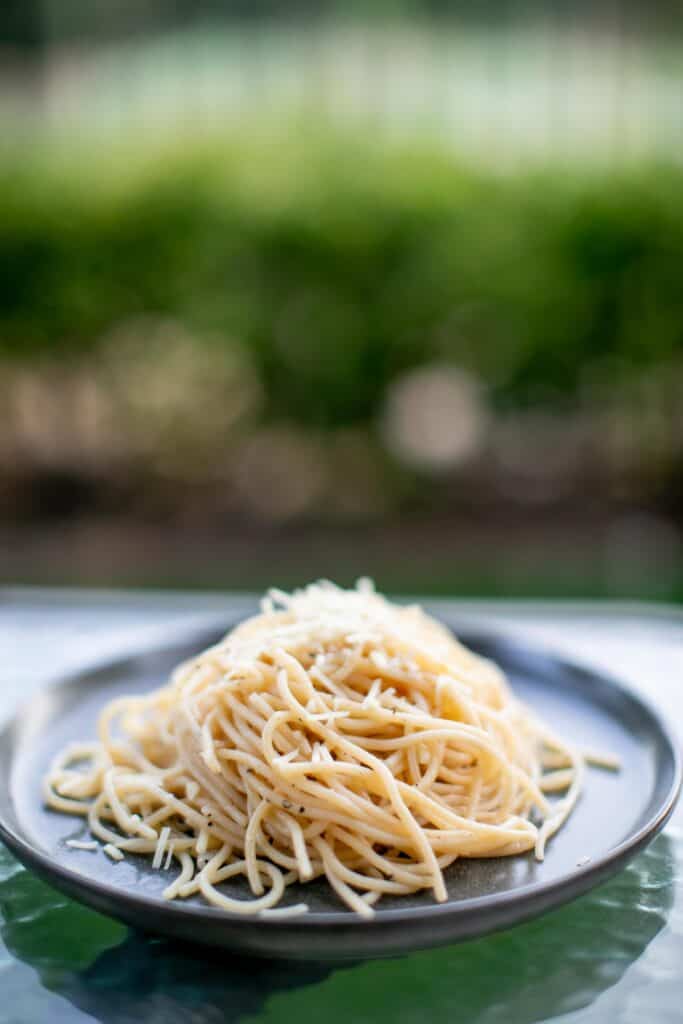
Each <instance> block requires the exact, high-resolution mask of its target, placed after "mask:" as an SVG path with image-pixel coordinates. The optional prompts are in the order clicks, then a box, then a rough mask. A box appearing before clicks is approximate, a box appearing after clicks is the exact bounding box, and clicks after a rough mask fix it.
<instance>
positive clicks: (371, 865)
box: [44, 580, 584, 917]
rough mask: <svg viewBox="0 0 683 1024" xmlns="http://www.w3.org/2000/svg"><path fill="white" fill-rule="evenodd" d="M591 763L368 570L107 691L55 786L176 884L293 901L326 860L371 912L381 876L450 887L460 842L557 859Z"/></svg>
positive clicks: (59, 803) (289, 599)
mask: <svg viewBox="0 0 683 1024" xmlns="http://www.w3.org/2000/svg"><path fill="white" fill-rule="evenodd" d="M583 768H584V758H583V757H582V756H581V755H580V754H579V753H578V752H576V751H574V750H572V749H571V747H569V746H567V745H566V744H565V743H563V742H561V741H560V740H559V739H558V738H556V737H555V736H554V735H553V734H552V733H551V732H550V731H549V730H548V728H547V727H546V726H545V725H543V724H542V723H541V722H540V721H539V720H538V719H537V718H536V717H535V715H534V714H533V713H532V712H531V710H530V709H529V708H527V707H525V706H524V705H523V704H522V703H521V702H520V701H519V700H517V699H516V698H515V696H514V695H513V693H512V692H511V690H510V687H509V685H508V683H507V681H506V679H505V677H504V676H503V674H502V673H501V671H500V670H499V669H498V668H497V667H496V666H495V665H494V664H492V663H491V662H490V661H487V660H484V659H483V658H481V657H479V656H477V655H476V654H474V653H472V652H471V651H469V650H468V649H467V648H466V647H464V646H463V645H462V644H461V643H459V642H458V640H457V639H456V638H455V637H454V636H453V635H452V634H451V633H450V632H449V630H447V629H446V628H445V627H443V626H442V625H440V624H439V623H437V622H436V621H435V620H434V619H432V618H430V617H429V616H428V615H426V614H425V613H424V612H423V611H422V610H421V609H420V608H419V607H416V606H412V607H403V606H398V605H395V604H393V603H390V602H389V601H387V600H385V599H384V598H383V597H381V596H380V595H378V594H376V593H375V592H374V589H373V587H372V584H371V583H370V582H369V581H366V580H360V581H359V582H358V584H357V585H356V587H355V589H352V590H343V589H340V588H338V587H336V586H334V585H333V584H331V583H327V582H322V583H317V584H312V585H310V586H308V587H306V588H304V589H302V590H298V591H295V592H294V593H293V594H291V595H289V594H285V593H282V592H280V591H275V590H273V591H270V592H269V593H268V595H267V597H266V598H265V599H264V600H263V602H262V610H261V614H259V615H257V616H255V617H254V618H251V619H249V620H247V621H245V622H244V623H242V624H241V625H239V626H238V627H237V628H235V629H234V630H232V632H230V633H229V634H228V635H227V636H226V637H225V638H224V639H223V640H221V641H220V642H219V643H218V644H216V645H215V646H213V647H210V648H209V649H208V650H205V651H203V652H202V653H201V654H199V655H198V656H197V657H195V658H193V659H192V660H190V661H188V662H186V663H184V664H182V665H181V666H180V667H179V668H177V669H176V671H175V672H174V673H173V676H172V678H171V680H170V682H169V684H168V685H166V686H164V687H163V688H161V689H159V690H157V691H156V692H153V693H151V694H148V695H144V696H130V697H124V698H121V699H117V700H114V701H112V702H111V703H110V704H109V705H108V706H106V707H105V708H104V709H103V711H102V713H101V716H100V719H99V725H98V738H97V741H96V742H94V743H79V744H74V745H72V746H70V747H69V748H68V749H66V750H65V751H63V753H62V754H61V755H60V756H59V757H58V758H57V759H56V761H55V762H54V764H53V765H52V768H51V770H50V772H49V773H48V775H47V777H46V779H45V790H44V796H45V801H46V803H47V804H48V805H49V806H50V807H52V808H54V809H56V810H58V811H62V812H65V813H67V814H78V815H84V816H86V817H87V821H88V825H89V829H90V832H91V833H92V836H93V837H95V838H96V840H99V841H100V842H101V843H103V844H104V849H105V851H106V852H107V853H108V854H109V855H110V856H111V857H112V858H114V859H117V860H118V859H122V858H123V857H124V856H125V855H126V854H142V855H148V856H149V857H151V858H152V863H153V866H154V867H155V868H158V869H159V870H163V869H164V868H169V867H170V866H171V864H172V863H176V864H177V866H178V868H179V870H177V871H176V872H175V875H174V876H172V880H171V881H170V884H168V886H167V887H166V889H165V891H164V896H165V897H166V898H167V899H169V900H171V899H175V898H186V897H189V896H192V895H194V894H197V893H200V894H202V895H203V897H204V898H205V899H206V900H207V901H208V902H209V903H210V904H213V905H214V906H216V907H220V908H222V909H224V910H225V911H228V912H230V913H238V914H255V913H259V914H264V915H265V916H271V915H274V914H275V915H282V914H286V915H294V914H300V913H305V912H306V910H307V906H306V904H305V903H304V902H297V903H293V904H292V901H291V897H290V898H288V899H287V900H286V901H285V903H286V904H287V905H286V906H282V907H280V908H278V906H277V905H278V904H279V903H280V901H281V899H282V897H283V895H284V894H285V892H286V890H287V887H288V886H290V885H292V884H293V883H305V882H308V881H309V880H311V879H314V878H318V877H324V878H326V879H327V881H328V883H329V885H330V886H331V887H332V889H333V890H334V891H335V893H336V894H337V896H338V897H339V899H340V900H341V901H342V902H343V903H344V904H345V905H346V906H347V907H349V908H350V909H351V910H353V911H355V912H356V913H357V914H360V915H362V916H363V917H371V916H372V915H373V913H374V910H373V905H374V904H375V903H376V902H377V901H378V900H379V899H380V898H381V897H382V896H385V895H387V896H389V895H390V896H401V895H405V894H410V893H415V892H418V891H420V890H431V892H432V893H433V896H434V899H435V900H438V901H443V900H445V899H446V897H447V892H446V885H445V881H444V870H445V869H446V868H447V867H448V866H449V865H450V864H452V863H453V862H454V861H456V860H457V859H458V858H469V857H505V856H510V855H512V854H519V853H523V852H524V851H528V850H534V851H535V854H536V856H537V857H538V858H541V859H542V858H543V854H544V848H545V844H546V842H547V840H548V839H549V838H550V837H551V836H552V835H553V834H554V833H555V832H556V831H557V830H558V829H559V828H560V827H561V825H562V824H563V822H564V821H565V820H566V818H567V816H568V815H569V814H570V812H571V810H572V808H573V806H574V804H575V803H576V800H577V798H578V796H579V793H580V790H581V784H582V776H583ZM551 794H560V795H559V796H555V797H553V796H551ZM72 845H75V846H81V847H88V846H89V845H90V844H89V843H84V842H79V841H75V842H73V844H72ZM92 845H93V847H94V846H95V845H96V844H95V843H94V842H93V843H92ZM236 876H244V877H245V878H246V879H247V880H248V884H249V888H250V890H251V896H250V897H249V898H246V899H245V898H242V895H241V894H240V895H239V896H237V895H235V890H234V887H232V889H231V887H230V886H222V883H224V882H227V881H228V880H229V879H234V878H236ZM301 891H302V890H298V892H299V895H300V893H301ZM303 892H304V893H305V890H303Z"/></svg>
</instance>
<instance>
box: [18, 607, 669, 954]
mask: <svg viewBox="0 0 683 1024" xmlns="http://www.w3.org/2000/svg"><path fill="white" fill-rule="evenodd" d="M237 621H241V617H239V618H236V619H235V622H237ZM444 621H445V622H446V624H447V625H448V626H449V628H453V630H454V632H455V633H456V636H457V637H458V638H459V639H461V640H462V642H463V643H465V645H466V646H469V645H470V644H476V643H477V641H481V642H482V643H485V644H491V643H493V644H495V645H496V647H498V648H504V649H505V650H506V651H509V652H511V653H512V654H513V655H514V654H517V655H518V656H523V657H526V658H528V657H530V656H531V657H532V658H542V659H544V660H545V661H547V662H551V663H552V665H553V667H554V668H556V669H559V670H560V671H562V672H563V673H570V674H571V675H574V676H578V677H583V679H584V680H586V681H590V680H591V679H593V680H595V679H597V680H598V681H599V682H600V683H601V684H603V685H605V684H606V685H607V686H608V687H609V688H610V689H611V690H612V692H613V693H614V695H615V696H616V697H617V698H618V699H619V700H620V701H624V700H626V701H627V702H629V703H631V705H632V706H635V708H636V709H638V710H639V711H641V712H644V713H645V715H646V717H647V718H649V720H650V722H649V724H650V727H651V728H652V727H654V729H655V731H656V732H658V733H659V739H660V741H663V746H664V748H665V759H666V761H668V762H669V763H670V766H671V782H670V784H669V786H668V788H667V790H666V793H665V794H664V795H663V796H662V798H661V799H660V800H659V802H658V804H657V806H656V808H655V810H654V811H653V812H652V813H651V814H650V815H649V816H648V818H647V819H646V821H645V822H643V823H642V824H641V825H640V826H639V827H638V828H634V829H632V830H631V831H630V832H629V834H628V835H627V836H626V837H625V838H624V839H623V840H622V841H621V842H620V843H618V844H617V845H616V846H613V847H611V848H609V849H608V850H607V851H605V852H604V853H602V854H601V855H600V856H598V857H596V858H594V859H591V861H590V862H589V863H587V864H586V865H584V866H582V867H579V866H577V867H576V868H574V869H573V870H571V871H569V872H566V873H565V874H563V875H562V876H561V877H559V878H554V879H551V880H549V881H546V882H541V883H538V882H531V883H527V884H525V885H522V886H519V887H517V888H514V889H510V890H508V891H506V892H499V893H496V892H492V893H487V894H485V895H482V896H474V897H466V898H463V899H460V900H453V899H448V900H446V901H445V902H444V903H436V902H434V903H428V904H425V905H420V906H410V907H385V908H378V910H377V911H376V914H375V916H374V917H373V918H370V919H365V918H360V917H359V916H358V915H357V914H353V913H351V912H350V911H348V910H331V911H314V912H312V913H311V914H310V915H309V914H304V915H301V916H296V917H286V916H283V917H281V918H275V917H273V918H264V917H261V916H260V915H258V914H256V915H253V916H252V915H245V914H235V913H230V912H228V911H224V910H221V909H219V908H217V907H211V906H209V905H206V906H204V905H200V904H188V903H183V902H180V903H179V902H178V901H166V900H164V899H163V898H161V897H160V896H149V895H145V894H140V893H138V892H137V891H135V890H132V889H129V888H126V887H123V886H117V885H115V884H112V883H110V882H105V881H101V880H100V879H97V878H93V877H92V876H90V875H86V874H84V873H83V872H82V871H78V870H76V869H75V868H70V867H68V866H67V865H65V864H63V863H62V862H61V861H56V860H54V859H53V858H52V857H51V856H50V854H49V853H48V852H47V851H44V850H42V849H40V847H38V846H37V845H34V844H33V843H31V842H29V841H28V840H27V839H26V838H25V837H24V835H22V834H21V833H20V832H19V831H17V830H15V829H14V827H13V826H12V823H11V822H10V821H8V820H7V819H6V816H5V813H4V811H3V809H2V807H0V841H1V842H2V843H4V844H5V845H6V846H7V847H8V848H9V849H10V850H11V851H12V853H14V854H15V855H16V856H17V858H18V859H19V860H20V861H21V862H22V863H23V864H24V865H25V866H27V867H29V868H31V869H33V870H35V871H36V873H37V874H39V875H40V876H41V877H42V878H44V879H47V880H49V881H52V882H53V884H54V885H55V886H56V887H58V888H61V889H62V891H68V892H69V894H70V895H71V896H72V898H74V899H76V900H77V901H78V900H80V899H81V896H80V894H83V898H82V900H81V901H82V902H85V903H88V904H89V905H90V906H93V901H92V899H89V898H88V897H89V896H90V894H92V895H93V896H95V895H96V896H98V897H101V898H102V899H103V900H104V901H105V902H106V904H107V905H108V906H111V904H112V903H116V902H118V903H120V904H121V907H122V910H125V909H126V908H130V909H131V910H132V911H134V912H136V913H137V914H141V913H145V912H148V913H149V912H151V913H152V914H154V915H156V917H157V919H158V918H159V917H162V918H164V919H165V920H168V921H173V920H176V919H185V920H186V921H187V922H190V921H192V920H193V919H194V920H195V921H201V920H204V919H206V918H208V919H209V920H210V921H211V922H212V923H214V924H216V925H219V924H220V923H221V922H223V923H224V924H225V925H226V927H234V926H235V925H239V924H241V925H244V926H247V927H248V926H251V927H252V928H253V927H254V926H258V928H259V930H261V929H263V928H267V929H268V931H269V932H280V931H281V932H285V931H290V930H291V928H292V927H293V926H294V927H295V928H296V930H297V931H298V932H300V933H302V932H304V931H306V932H314V931H317V930H325V931H328V930H329V929H331V928H332V929H335V928H343V929H345V930H346V929H348V928H352V929H354V930H362V931H364V932H365V931H368V930H375V931H377V930H381V929H382V928H383V927H390V926H392V925H396V924H400V923H406V924H409V923H411V922H417V921H421V922H422V921H424V920H425V919H429V918H438V919H442V918H453V919H454V920H467V919H470V918H471V917H473V916H475V915H476V914H477V911H480V912H481V918H480V920H481V927H477V928H475V929H474V930H473V931H472V932H467V934H468V935H469V934H472V935H479V934H484V933H486V932H489V931H493V930H494V929H495V928H496V927H507V926H509V925H512V924H514V923H516V922H517V921H519V922H521V921H522V920H525V919H528V918H529V917H530V916H536V914H538V913H542V912H544V911H545V910H551V909H553V908H554V907H557V906H560V905H561V904H562V903H565V902H567V901H569V900H571V899H573V898H575V897H576V896H578V895H580V894H581V893H583V892H585V891H587V890H588V889H590V888H592V887H593V886H594V885H597V884H599V883H600V882H601V881H602V880H603V879H606V878H607V877H609V876H610V875H612V874H615V873H616V872H617V871H618V870H619V869H620V868H621V867H623V866H624V865H625V864H626V863H627V862H628V861H629V860H630V859H631V858H632V857H633V856H635V855H636V854H637V853H638V852H639V851H640V850H641V849H642V848H643V847H644V846H645V845H646V844H647V843H648V842H649V841H650V840H651V839H654V837H655V836H656V835H657V834H658V833H659V832H660V831H661V830H662V828H664V826H665V825H666V823H667V821H668V820H669V818H670V817H671V814H672V813H673V810H674V808H675V806H676V802H677V800H678V798H679V796H680V792H681V788H682V785H683V754H682V752H681V749H680V743H679V740H678V738H677V736H676V735H675V733H674V731H673V730H672V728H671V727H670V726H669V724H668V723H667V722H666V721H665V720H664V718H663V715H662V714H661V713H660V711H659V709H658V708H657V707H656V706H655V705H654V704H653V703H652V701H651V700H650V699H648V698H647V697H643V696H642V695H641V694H640V693H639V692H637V690H635V689H634V688H632V687H631V686H629V685H628V683H626V682H625V681H623V680H621V679H619V678H618V677H617V676H615V675H613V674H612V673H609V672H605V671H603V670H602V669H601V668H599V667H598V666H595V667H594V666H590V665H587V664H585V663H582V662H581V661H578V660H577V661H574V660H572V659H571V658H568V657H566V656H564V655H562V654H558V653H556V652H555V651H553V650H552V648H549V647H547V646H545V645H542V644H537V643H534V642H530V643H529V642H527V641H526V640H523V639H517V638H515V637H514V636H511V635H510V633H509V632H508V631H503V630H500V629H496V628H486V626H483V625H479V624H474V623H467V622H463V623H462V624H461V628H459V626H458V623H457V622H455V620H454V621H453V622H451V621H450V618H448V619H447V618H446V617H444ZM234 624H235V623H233V622H232V620H230V621H228V622H227V623H226V624H225V625H224V626H222V627H221V629H220V630H217V629H216V627H215V624H213V625H212V626H210V627H199V628H197V627H195V628H194V629H193V630H187V631H185V632H184V633H183V634H182V635H181V636H180V637H177V638H175V639H174V640H173V641H172V642H167V643H163V642H161V643H153V644H151V645H149V644H148V645H146V646H143V647H140V648H138V649H134V650H132V651H130V652H129V653H125V654H122V655H119V656H115V657H109V658H105V659H102V660H97V661H94V662H93V663H92V664H88V665H86V666H84V667H83V668H80V669H75V670H70V671H67V672H63V673H60V674H59V675H58V676H56V677H54V678H53V679H52V680H51V681H50V682H48V683H47V684H45V685H43V686H41V687H39V689H38V690H36V692H35V693H34V694H33V695H32V696H31V697H29V698H28V699H26V700H24V701H22V702H21V703H20V704H19V705H18V707H16V708H15V709H14V712H13V713H12V714H11V715H10V716H9V718H6V719H5V720H4V721H3V722H2V724H1V725H0V744H2V743H3V742H6V741H7V740H8V739H9V742H10V743H11V742H13V740H12V736H11V734H12V733H13V732H14V731H15V730H17V729H18V728H19V727H20V725H21V722H22V720H23V719H24V718H25V716H27V715H28V716H30V713H31V710H32V704H33V702H34V701H35V700H36V698H40V699H42V700H45V699H49V696H50V695H51V694H53V693H59V691H60V690H62V689H63V688H67V687H68V686H73V685H74V684H78V682H79V681H80V680H82V679H84V678H85V677H88V678H92V676H94V675H97V676H100V675H101V676H106V675H107V674H109V673H111V672H114V671H125V669H126V666H128V665H130V666H131V667H132V666H133V665H135V664H136V663H138V662H139V661H141V660H144V659H147V658H156V657H159V656H161V657H163V656H164V655H167V656H168V655H170V654H171V653H172V652H173V651H174V650H177V649H180V648H185V647H187V646H188V645H189V644H192V645H194V644H195V643H196V645H197V650H198V651H200V650H202V649H203V647H204V646H206V645H207V644H208V643H215V642H216V639H217V637H219V636H220V635H222V633H225V632H226V631H227V630H228V629H230V628H232V626H233V625H234ZM484 657H486V656H485V655H484ZM661 746H662V745H661V743H660V750H661ZM11 755H12V756H11V762H12V763H13V762H14V759H15V756H16V751H15V750H12V751H11ZM654 760H655V763H656V765H657V770H656V773H655V779H654V785H653V792H652V794H651V795H650V802H652V800H653V799H654V796H655V793H656V786H657V783H658V780H659V779H660V773H661V768H660V767H659V766H660V762H661V760H662V759H661V755H660V756H655V759H654ZM11 779H12V773H11V771H10V773H8V774H7V775H5V776H4V777H2V778H0V789H2V790H4V791H5V793H6V794H7V797H8V799H9V802H10V803H12V802H13V798H12V785H11ZM37 797H38V798H39V794H37ZM649 806H650V805H649V804H648V807H649ZM75 893H78V894H79V895H75ZM510 909H517V910H518V914H517V915H515V917H514V918H513V920H508V921H507V922H505V921H501V922H500V923H499V924H498V925H496V924H495V923H492V922H491V921H490V920H489V914H490V915H497V916H499V917H500V916H501V915H502V914H504V912H505V911H508V910H510ZM105 913H109V914H110V915H111V916H115V911H113V910H109V911H105ZM120 916H121V918H122V919H125V913H122V914H121V915H120ZM245 930H246V928H245ZM197 938H198V941H201V938H200V937H199V936H198V937H197Z"/></svg>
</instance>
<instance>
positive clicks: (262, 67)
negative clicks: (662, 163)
mask: <svg viewBox="0 0 683 1024" xmlns="http://www.w3.org/2000/svg"><path fill="white" fill-rule="evenodd" d="M519 7H520V5H514V4H512V5H511V4H501V5H500V7H499V9H498V8H496V7H494V6H492V5H488V7H487V10H488V12H489V19H488V21H486V20H483V21H482V20H479V21H475V22H472V21H467V20H460V21H459V22H458V21H453V20H452V19H448V20H445V21H443V20H439V21H437V22H434V21H425V20H424V19H420V18H414V19H412V20H406V19H404V20H401V21H397V20H396V19H389V20H387V19H380V20H379V22H375V21H373V20H372V19H370V20H369V21H368V20H366V21H365V22H359V21H358V20H356V21H348V20H347V21H339V20H337V21H329V20H322V21H321V20H319V19H313V18H311V19H310V20H309V21H307V22H303V21H297V20H294V21H276V22H273V21H272V20H267V21H265V22H264V21H259V20H256V21H255V22H246V23H245V22H244V21H232V22H231V21H228V22H225V21H223V22H220V23H217V24H215V25H207V24H206V23H203V24H202V23H201V22H199V23H198V24H197V25H196V26H195V27H192V26H191V27H187V26H186V27H185V28H183V29H182V30H180V29H178V28H177V25H175V24H174V22H173V21H171V22H170V26H169V27H168V29H167V31H165V32H164V31H162V32H160V33H157V34H152V35H144V34H143V35H142V36H139V35H134V36H133V37H132V38H128V39H126V38H125V36H124V37H123V38H118V39H117V40H116V41H114V42H112V41H111V40H109V39H108V38H107V34H106V33H101V34H100V38H98V39H97V41H96V42H92V43H85V42H83V40H79V39H78V38H76V39H75V40H74V39H71V38H70V37H69V36H68V35H66V36H65V34H64V33H60V32H59V30H58V26H59V24H60V16H59V12H60V10H62V9H63V5H52V6H51V8H50V9H51V10H52V16H51V21H50V22H49V24H50V25H51V26H52V27H51V29H50V30H49V31H46V33H45V36H44V38H43V39H42V44H41V46H40V47H39V49H38V50H37V51H36V50H29V51H28V52H29V53H30V54H32V55H33V56H32V58H30V57H29V58H27V57H26V51H25V50H22V49H20V48H18V47H17V46H16V44H15V45H14V47H13V48H12V47H9V46H6V47H5V51H4V53H5V58H6V59H5V60H3V62H2V63H3V67H4V72H3V74H2V85H3V88H2V99H1V100H0V116H2V118H3V121H4V125H5V131H6V132H8V131H12V130H13V131H15V132H18V133H19V134H20V135H23V136H25V134H26V133H27V132H31V131H34V130H39V131H40V132H41V133H45V132H51V133H64V132H68V131H70V130H71V131H78V132H82V131H83V130H89V131H91V132H95V133H98V134H99V135H100V136H105V137H107V136H111V135H115V134H117V133H119V132H121V131H122V130H124V129H131V128H136V127H137V128H143V129H144V130H152V131H161V130H167V129H168V128H169V127H170V128H171V129H173V130H179V129H182V128H183V126H184V125H187V124H191V125H192V126H193V127H194V128H195V129H196V128H197V127H199V126H202V125H203V126H205V127H210V128H212V129H215V128H216V127H217V126H223V127H225V126H227V125H229V124H231V123H234V122H235V121H244V120H253V119H254V118H264V117H266V118H270V119H273V120H277V119H280V118H282V117H284V116H291V114H292V113H293V112H295V113H296V112H298V113H300V114H305V115H306V116H308V117H311V116H314V117H316V118H319V119H320V118H322V119H334V120H335V121H337V122H342V123H346V124H348V123H358V122H361V123H363V124H364V125H366V126H368V125H370V126H372V127H373V130H380V131H382V132H383V133H385V134H389V135H391V134H392V133H393V134H396V133H399V134H401V133H402V134H406V133H409V134H410V135H411V136H414V135H415V134H416V133H421V134H424V135H432V136H437V137H438V138H440V139H441V140H447V141H448V142H449V144H453V145H455V146H457V147H458V148H459V149H460V150H461V151H465V152H468V153H471V154H475V155H478V156H483V157H485V158H487V159H489V160H491V159H493V160H495V161H496V162H506V161H507V162H512V163H514V162H516V161H518V160H519V159H528V158H530V157H533V158H536V159H538V158H540V159H548V158H553V157H555V158H558V159H562V160H566V159H573V160H580V161H586V160H590V161H592V162H594V161H608V162H610V163H616V162H618V163H623V162H624V161H625V160H629V159H637V158H640V157H642V156H643V155H653V154H655V155H664V156H667V157H674V158H676V159H677V158H679V157H680V154H681V145H682V143H683V121H682V119H681V95H682V94H683V59H682V58H683V32H682V31H679V28H678V25H677V24H676V25H675V27H673V28H672V29H671V31H670V32H668V33H662V32H661V31H660V32H657V31H655V30H654V28H653V26H656V24H657V21H656V19H650V20H649V19H648V17H647V15H646V12H644V11H640V12H638V11H637V9H636V11H635V13H634V8H633V6H632V5H627V4H626V3H625V2H622V3H614V4H612V5H611V7H610V9H609V12H608V13H606V11H605V5H602V7H599V8H597V9H596V10H595V11H593V12H590V11H589V10H587V9H586V8H583V9H581V8H580V9H578V10H577V11H575V13H574V16H568V15H567V13H566V12H565V13H564V14H563V16H562V17H561V18H560V17H558V16H557V14H556V8H551V9H550V10H546V9H545V8H547V7H548V5H545V6H544V5H540V6H539V7H538V8H537V9H536V11H535V14H534V16H532V17H529V16H528V12H527V16H525V17H521V16H518V15H517V14H516V13H515V12H516V11H517V10H518V9H519ZM98 9H99V8H98ZM521 10H522V11H523V12H524V11H525V10H526V8H525V7H524V6H522V7H521ZM61 17H62V18H63V17H64V15H62V16H61ZM55 26H57V27H55ZM114 34H115V33H114ZM102 36H103V37H102ZM36 53H38V54H39V56H38V57H36ZM12 55H13V56H12Z"/></svg>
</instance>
